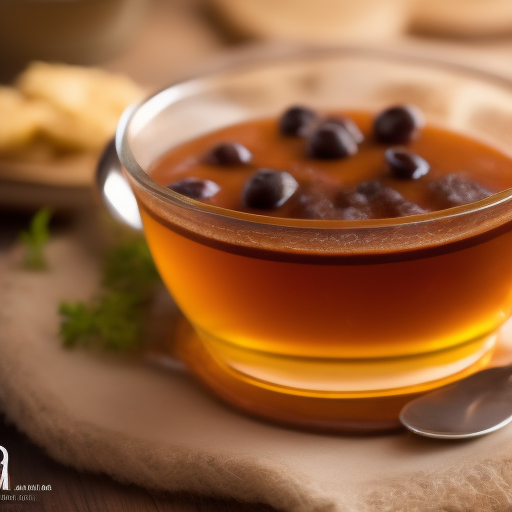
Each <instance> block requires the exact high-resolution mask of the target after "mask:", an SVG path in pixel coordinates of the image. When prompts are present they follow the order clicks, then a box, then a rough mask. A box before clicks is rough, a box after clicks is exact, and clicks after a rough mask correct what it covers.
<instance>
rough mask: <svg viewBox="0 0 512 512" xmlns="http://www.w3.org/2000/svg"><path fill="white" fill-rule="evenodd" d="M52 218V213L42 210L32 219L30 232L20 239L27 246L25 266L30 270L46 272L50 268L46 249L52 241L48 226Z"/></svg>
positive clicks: (23, 234)
mask: <svg viewBox="0 0 512 512" xmlns="http://www.w3.org/2000/svg"><path fill="white" fill-rule="evenodd" d="M51 217H52V212H51V211H50V210H49V209H48V208H42V209H41V210H39V211H38V212H37V213H36V214H35V215H34V217H33V218H32V220H31V222H30V226H29V228H28V230H27V231H22V232H21V233H20V236H19V239H20V241H21V242H22V243H23V245H24V246H25V255H24V259H23V265H24V266H25V268H27V269H29V270H44V269H46V268H47V267H48V265H47V263H46V258H45V255H44V249H45V246H46V244H47V243H48V241H49V240H50V231H49V229H48V226H49V224H50V219H51Z"/></svg>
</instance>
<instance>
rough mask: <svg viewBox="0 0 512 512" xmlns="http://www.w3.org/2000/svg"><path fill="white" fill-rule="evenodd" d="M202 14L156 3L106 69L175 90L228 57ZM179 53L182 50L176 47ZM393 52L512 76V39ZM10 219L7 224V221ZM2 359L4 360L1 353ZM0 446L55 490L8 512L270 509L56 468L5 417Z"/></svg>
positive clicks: (19, 467) (7, 505) (13, 464)
mask: <svg viewBox="0 0 512 512" xmlns="http://www.w3.org/2000/svg"><path fill="white" fill-rule="evenodd" d="M208 21H209V20H208V19H207V18H205V17H204V15H203V13H202V12H201V11H200V10H199V4H198V2H197V1H193V2H189V3H187V2H185V1H184V0H180V1H176V2H174V3H172V2H168V1H164V0H153V3H152V4H151V8H150V12H149V14H148V18H147V20H146V22H145V23H144V24H143V25H142V27H141V29H140V31H139V32H138V33H137V34H135V36H134V39H133V42H132V44H131V46H130V48H128V49H127V50H126V52H125V53H124V54H123V55H121V56H119V57H118V58H116V59H114V60H112V61H110V62H108V63H106V67H108V68H110V69H112V70H118V71H123V72H125V73H128V74H130V75H131V76H132V77H133V78H135V79H136V80H137V81H139V82H140V83H142V84H145V85H147V86H149V87H159V86H163V85H164V84H166V83H168V82H170V81H171V80H172V79H173V77H175V76H176V75H177V74H179V73H180V72H181V71H183V70H185V69H187V68H189V67H191V66H193V65H194V64H198V63H200V62H203V61H204V60H207V59H209V58H214V57H216V56H218V55H221V54H222V53H223V52H225V51H226V47H227V43H228V42H229V39H228V38H226V37H225V34H223V33H221V32H219V31H218V30H216V28H215V26H214V25H212V24H211V23H209V22H208ZM177 45H178V46H177ZM386 46H388V47H390V48H400V49H404V48H405V49H406V50H413V51H419V52H428V53H429V54H432V53H434V54H435V53H436V50H438V51H439V57H441V58H445V59H451V60H459V61H463V62H466V63H468V64H471V65H480V66H481V67H485V68H487V69H490V70H493V71H495V72H498V73H502V74H508V75H509V76H512V51H511V50H512V38H508V39H499V40H496V39H492V40H489V39H487V40H478V41H472V42H469V41H466V42H465V43H462V42H454V41H443V40H439V39H436V40H429V39H425V38H414V37H409V36H408V37H404V38H401V39H399V40H395V41H391V42H389V43H388V44H386ZM7 215H8V217H7ZM0 217H2V218H4V219H5V218H9V223H8V226H7V229H4V228H3V227H2V230H0V250H2V249H3V250H5V249H6V248H8V247H9V246H10V245H11V244H12V243H13V241H14V240H15V239H16V234H17V233H18V232H19V230H20V229H21V228H23V227H25V226H26V225H27V223H28V220H29V216H28V215H14V214H12V212H5V211H0ZM0 357H1V353H0ZM0 445H2V446H4V447H5V448H6V449H7V450H8V452H9V473H10V476H11V481H12V482H13V483H15V482H16V483H21V482H23V483H26V484H36V485H37V484H39V485H48V484H49V485H51V491H45V492H30V491H27V492H26V494H27V495H33V496H35V498H36V501H25V502H15V503H13V502H7V501H3V502H1V505H0V509H1V510H2V511H4V510H5V511H13V512H14V511H22V512H24V511H34V512H59V511H64V512H79V511H84V512H85V511H88V512H97V511H101V512H110V511H112V512H114V511H153V510H154V511H159V512H164V511H169V512H171V511H172V512H186V511H190V512H192V511H196V512H199V511H200V512H212V511H221V510H222V511H223V512H228V511H235V510H236V511H238V512H256V511H258V512H264V511H270V510H271V509H270V508H269V507H267V506H264V505H244V504H240V503H237V502H227V501H220V500H214V499H210V498H204V497H199V496H189V495H183V494H182V495H163V494H156V493H152V492H150V491H148V490H145V489H141V488H138V487H135V486H126V485H122V484H120V483H117V482H114V481H113V480H112V479H111V478H110V477H108V476H105V475H92V474H87V473H82V472H79V471H77V470H75V469H72V468H68V467H65V466H63V465H61V464H58V463H56V462H54V461H53V460H51V459H50V458H49V457H48V456H47V455H46V454H45V453H44V452H43V450H41V449H40V448H39V447H37V446H35V445H34V444H33V443H31V442H30V441H29V440H28V439H27V438H26V437H25V435H24V434H22V433H21V432H19V431H18V430H17V428H16V427H15V426H13V425H10V424H8V423H7V421H6V419H5V417H4V416H3V415H1V414H0Z"/></svg>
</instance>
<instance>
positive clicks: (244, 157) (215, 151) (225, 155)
mask: <svg viewBox="0 0 512 512" xmlns="http://www.w3.org/2000/svg"><path fill="white" fill-rule="evenodd" d="M205 160H206V162H208V163H210V164H214V165H242V164H249V163H250V162H251V161H252V153H251V152H250V151H249V150H248V149H247V148H246V147H245V146H243V145H242V144H239V143H238V142H222V143H221V144H217V146H215V147H213V148H212V149H211V150H210V151H209V152H208V154H207V155H206V158H205Z"/></svg>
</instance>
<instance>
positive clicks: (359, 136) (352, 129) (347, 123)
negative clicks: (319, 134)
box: [324, 116, 364, 144]
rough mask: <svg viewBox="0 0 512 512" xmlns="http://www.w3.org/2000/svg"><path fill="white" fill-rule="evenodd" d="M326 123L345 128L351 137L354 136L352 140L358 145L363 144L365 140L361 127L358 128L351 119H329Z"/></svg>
mask: <svg viewBox="0 0 512 512" xmlns="http://www.w3.org/2000/svg"><path fill="white" fill-rule="evenodd" d="M324 122H325V123H332V124H338V125H340V126H342V127H343V128H345V130H347V132H348V133H350V135H352V138H353V139H354V140H355V141H356V143H357V144H361V142H363V140H364V135H363V132H361V130H360V129H359V126H357V124H356V123H354V121H352V119H350V118H349V117H345V116H343V117H341V116H340V117H328V118H327V119H326V120H325V121H324Z"/></svg>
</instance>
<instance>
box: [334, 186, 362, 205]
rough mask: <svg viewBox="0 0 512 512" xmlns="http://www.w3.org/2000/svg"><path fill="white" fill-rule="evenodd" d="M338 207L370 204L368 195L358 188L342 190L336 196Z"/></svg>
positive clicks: (335, 201)
mask: <svg viewBox="0 0 512 512" xmlns="http://www.w3.org/2000/svg"><path fill="white" fill-rule="evenodd" d="M334 204H335V206H336V207H337V208H360V209H364V208H366V207H367V206H368V197H367V196H366V195H365V194H362V193H361V192H358V191H357V190H340V191H339V192H338V193H337V194H336V195H335V197H334Z"/></svg>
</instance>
